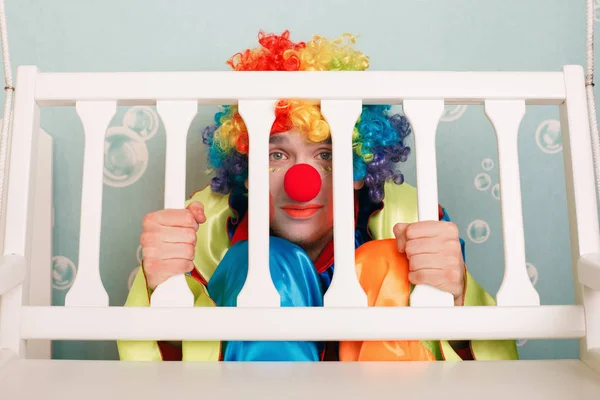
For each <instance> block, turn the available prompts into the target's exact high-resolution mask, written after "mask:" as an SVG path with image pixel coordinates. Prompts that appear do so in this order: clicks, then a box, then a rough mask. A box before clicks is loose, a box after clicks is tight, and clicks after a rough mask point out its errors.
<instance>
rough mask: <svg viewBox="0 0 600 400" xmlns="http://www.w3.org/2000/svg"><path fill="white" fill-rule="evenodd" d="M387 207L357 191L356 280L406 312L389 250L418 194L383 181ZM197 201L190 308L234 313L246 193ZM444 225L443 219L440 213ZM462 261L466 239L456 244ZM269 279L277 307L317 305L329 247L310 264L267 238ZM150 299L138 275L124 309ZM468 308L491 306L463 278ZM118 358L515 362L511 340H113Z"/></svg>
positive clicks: (400, 274)
mask: <svg viewBox="0 0 600 400" xmlns="http://www.w3.org/2000/svg"><path fill="white" fill-rule="evenodd" d="M384 193H385V196H384V199H383V200H382V201H381V202H373V201H371V200H370V199H369V197H368V196H369V195H368V189H366V188H363V189H361V190H357V191H355V251H356V269H357V276H358V278H359V281H360V283H361V286H362V287H363V289H364V290H365V292H366V293H367V297H368V302H369V306H371V307H380V306H383V307H385V306H396V307H402V306H408V305H409V296H410V293H411V291H412V289H413V286H412V285H411V284H410V283H409V282H408V268H407V261H406V258H405V257H404V256H403V255H402V254H400V253H399V252H398V251H397V249H396V247H395V238H394V234H393V226H394V225H395V224H397V223H399V222H402V223H414V222H417V220H418V219H417V197H416V195H417V193H416V189H415V188H414V187H412V186H410V185H408V184H407V183H403V184H401V185H397V184H394V183H393V182H388V183H386V184H385V186H384ZM193 201H200V202H201V203H202V204H203V205H204V210H205V214H206V216H207V217H208V218H207V221H206V222H205V223H204V224H201V225H200V227H199V229H198V232H197V239H198V240H197V245H196V254H195V259H194V265H195V269H194V270H193V271H192V273H191V274H189V275H188V276H187V277H186V278H187V282H188V286H189V287H190V289H191V291H192V292H193V293H194V296H195V306H196V307H215V306H221V307H227V306H235V305H236V303H235V302H236V298H237V294H238V293H239V291H240V290H241V288H242V286H243V283H244V280H245V277H246V274H247V268H248V247H247V246H248V222H247V221H248V219H247V197H246V195H245V194H244V193H243V192H236V191H232V192H231V194H229V195H223V194H218V193H214V192H213V191H212V190H211V188H210V187H207V188H205V189H203V190H201V191H198V192H196V193H195V194H194V195H193V196H192V197H191V198H190V199H189V200H188V204H189V203H190V202H193ZM439 216H440V220H444V221H449V218H448V215H447V214H446V212H445V210H444V209H443V208H442V207H440V215H439ZM461 245H462V250H463V257H464V254H465V250H464V241H462V239H461ZM270 271H271V275H272V278H273V282H274V284H275V287H276V289H277V290H278V292H279V294H280V296H281V306H282V307H291V306H302V307H319V306H322V299H323V294H324V293H325V292H326V290H327V288H328V287H329V284H330V283H331V278H332V276H333V271H334V259H333V241H331V242H330V243H329V244H328V245H327V246H326V247H325V249H324V250H323V252H322V253H321V255H320V256H319V257H318V258H317V259H316V260H315V261H314V262H312V261H311V259H310V258H309V257H308V256H307V255H306V253H305V252H304V251H303V250H302V249H301V248H300V247H298V246H296V245H294V244H292V243H290V242H288V241H287V240H284V239H281V238H277V237H275V236H272V237H271V239H270ZM150 295H151V291H150V290H149V289H148V287H147V284H146V278H145V275H144V270H143V268H140V270H139V272H138V274H137V276H136V278H135V280H134V283H133V285H132V288H131V290H130V293H129V296H128V298H127V301H126V303H125V306H127V307H149V306H150V301H149V300H150ZM463 298H464V306H493V305H495V302H494V299H493V298H492V296H491V295H490V294H489V293H487V292H486V291H485V290H484V289H483V288H482V287H481V286H480V285H479V284H478V283H477V282H476V281H475V280H474V279H473V277H472V275H471V274H470V273H469V271H468V270H467V271H466V273H465V288H464V296H463ZM117 344H118V350H119V355H120V358H121V359H122V360H147V361H161V360H165V361H167V360H183V361H323V360H340V361H365V360H395V361H402V360H469V359H474V360H508V359H517V358H518V352H517V348H516V342H515V341H514V340H493V341H492V340H482V341H479V340H473V341H470V342H469V346H468V347H467V348H466V349H456V350H455V349H454V348H453V346H452V345H451V343H449V342H448V341H445V340H442V341H391V342H342V343H335V342H327V343H325V342H251V341H246V342H237V341H236V342H194V341H183V342H182V343H181V345H180V346H179V345H177V344H172V343H166V342H161V341H118V343H117Z"/></svg>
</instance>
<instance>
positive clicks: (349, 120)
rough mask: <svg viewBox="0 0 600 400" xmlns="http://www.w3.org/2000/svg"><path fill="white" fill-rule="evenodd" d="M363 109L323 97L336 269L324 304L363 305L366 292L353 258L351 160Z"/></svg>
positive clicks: (358, 104)
mask: <svg viewBox="0 0 600 400" xmlns="http://www.w3.org/2000/svg"><path fill="white" fill-rule="evenodd" d="M361 112H362V101H360V100H323V101H322V102H321V113H322V114H323V116H324V117H325V119H326V120H327V122H328V124H329V127H330V129H331V139H332V147H333V166H332V168H333V171H332V172H333V227H334V228H333V244H334V259H335V269H334V274H333V278H332V281H331V285H330V286H329V289H328V290H327V292H326V293H325V296H324V298H323V304H324V306H325V307H366V306H367V304H368V302H367V295H366V294H365V292H364V290H363V289H362V287H361V285H360V282H359V281H358V277H357V275H356V266H355V258H354V187H353V183H354V177H353V171H354V164H353V157H352V154H353V152H352V132H353V130H354V126H355V125H356V121H357V120H358V118H359V117H360V114H361Z"/></svg>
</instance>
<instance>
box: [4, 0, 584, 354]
mask: <svg viewBox="0 0 600 400" xmlns="http://www.w3.org/2000/svg"><path fill="white" fill-rule="evenodd" d="M220 4H223V5H222V6H221V5H220ZM7 13H8V25H9V33H10V44H11V50H12V61H13V64H14V66H15V67H16V66H17V65H23V64H35V65H38V66H39V68H40V69H41V70H42V71H52V72H58V71H60V72H65V71H67V72H68V71H177V70H226V69H227V66H226V65H225V60H226V59H227V58H228V57H229V56H231V55H232V54H234V53H235V52H237V51H238V50H240V49H243V48H246V47H248V46H254V45H255V44H256V38H257V32H258V31H259V30H260V29H264V30H266V31H268V32H281V31H282V30H284V29H290V30H291V31H292V34H293V37H294V38H295V39H299V40H308V39H310V37H311V35H313V34H320V35H324V36H336V35H339V34H341V33H343V32H352V33H354V34H357V35H360V39H359V42H358V47H359V48H360V49H362V50H364V51H365V52H366V53H367V54H368V55H369V56H370V57H371V61H372V68H371V69H373V70H439V69H444V70H461V71H464V70H527V71H532V70H559V69H560V68H561V66H562V65H564V64H584V63H585V25H584V21H585V18H584V17H585V7H584V2H583V1H581V0H579V1H573V0H569V1H565V0H529V1H527V2H524V1H522V0H504V1H482V0H453V1H447V0H420V1H416V0H414V1H407V0H404V1H400V0H393V1H392V0H388V1H365V0H363V1H356V0H343V1H342V0H340V1H334V0H310V1H303V2H284V1H281V0H280V1H272V0H254V1H227V2H220V1H211V2H199V1H191V0H188V1H182V0H179V1H165V0H127V1H117V0H104V1H102V2H90V1H85V2H84V1H76V0H70V1H67V0H52V1H42V0H38V1H32V0H28V1H27V0H18V1H17V0H8V1H7ZM214 110H215V109H214V108H202V109H201V110H200V113H199V116H198V118H197V119H196V121H195V122H194V124H193V128H192V130H191V132H190V137H189V150H188V156H189V162H188V173H189V179H188V193H190V194H191V193H192V192H193V191H194V190H195V189H198V188H201V187H203V186H204V185H205V184H206V183H207V181H208V176H207V175H206V174H205V173H204V171H203V169H204V152H203V149H202V145H201V140H200V135H199V131H200V129H201V128H202V126H204V124H206V123H208V121H209V119H210V116H211V113H212V112H213V111H214ZM557 119H558V110H557V109H556V108H542V107H528V109H527V115H526V117H525V119H524V121H523V123H522V126H521V132H520V139H519V146H520V148H519V149H520V162H521V174H522V188H523V201H524V205H523V211H524V221H525V235H526V243H527V244H526V252H527V262H528V263H529V264H530V265H529V268H530V275H531V276H532V279H533V280H534V282H535V284H536V287H537V289H538V290H539V292H540V294H541V300H542V303H543V304H572V303H573V289H572V285H573V282H572V277H571V269H570V268H571V267H570V257H569V251H570V250H569V244H568V227H567V215H566V208H565V207H566V205H565V193H564V190H565V187H564V176H563V170H562V152H561V143H560V140H561V137H560V125H559V123H558V121H557ZM111 125H112V126H111V128H110V132H109V133H110V135H108V136H107V153H106V154H107V156H106V173H105V185H104V213H103V217H102V226H103V229H104V230H103V233H102V242H101V246H102V254H101V257H100V261H101V274H102V279H103V281H104V284H105V286H106V287H107V290H108V291H109V294H110V296H111V304H113V305H121V304H123V302H124V300H125V297H126V293H127V289H128V286H127V285H128V278H129V277H130V274H131V272H132V270H134V268H136V266H137V265H138V262H139V253H138V246H139V234H140V221H141V218H142V216H143V215H144V214H145V213H147V212H150V211H154V210H157V209H159V208H161V206H162V191H163V189H164V185H163V178H164V172H163V168H164V144H165V136H164V128H163V126H162V124H161V123H160V120H158V119H157V117H156V113H155V110H153V109H150V108H142V109H128V108H122V109H119V112H118V114H117V115H116V116H115V118H114V120H113V122H112V124H111ZM42 126H43V128H44V129H45V130H46V131H48V132H49V133H50V134H51V135H52V136H53V138H54V146H55V147H54V162H55V166H56V169H55V172H54V179H55V181H54V190H55V194H54V199H53V200H54V207H55V227H54V243H53V255H54V262H53V267H54V282H53V283H54V292H53V300H54V303H55V304H57V305H60V304H62V303H63V301H64V295H65V293H66V289H67V288H68V287H69V285H70V283H71V282H72V276H73V273H74V268H75V264H76V262H77V259H78V234H79V211H80V199H81V196H80V192H81V174H82V157H83V133H82V128H81V123H80V122H79V120H78V118H77V116H76V114H75V112H74V110H72V109H47V110H44V111H43V113H42ZM437 143H438V155H439V162H438V167H439V180H440V182H439V184H440V191H439V194H440V202H441V203H442V204H443V205H444V206H445V207H446V208H447V210H448V211H449V213H450V215H451V217H452V218H453V220H454V221H455V222H456V223H457V224H458V226H459V228H460V231H461V234H462V236H463V238H465V239H466V246H467V262H468V266H469V268H470V270H471V271H472V273H473V274H474V276H475V277H476V279H478V280H479V281H480V282H481V283H482V284H483V285H484V286H485V287H486V288H487V289H488V290H489V291H490V292H491V293H495V292H496V291H497V289H498V287H499V284H500V282H501V279H502V269H503V255H502V239H501V224H500V203H499V201H498V188H497V186H495V185H496V184H497V183H498V168H497V155H496V143H495V136H494V132H493V130H492V127H491V126H490V123H489V121H488V120H487V119H486V117H485V116H484V114H483V110H482V108H481V107H475V106H469V107H461V108H448V113H447V115H446V116H445V118H444V121H442V122H441V124H440V127H439V136H438V142H437ZM403 168H404V171H405V172H406V174H407V180H408V182H409V183H412V184H414V182H415V173H414V160H413V159H411V160H409V162H408V163H407V165H405V166H404V167H403ZM71 260H72V261H71ZM519 345H520V352H521V357H523V358H573V357H576V351H577V343H576V342H575V341H529V342H519ZM54 350H55V351H54V355H55V357H57V358H113V357H116V349H115V346H114V343H112V342H108V343H104V342H100V343H65V342H62V343H56V345H55V349H54Z"/></svg>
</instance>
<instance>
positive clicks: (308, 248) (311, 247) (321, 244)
mask: <svg viewBox="0 0 600 400" xmlns="http://www.w3.org/2000/svg"><path fill="white" fill-rule="evenodd" d="M332 240H333V230H332V231H331V232H329V233H328V234H327V235H325V236H323V237H322V238H321V239H319V240H317V241H315V242H313V243H310V244H303V245H301V246H300V247H302V249H303V250H304V251H305V252H306V254H307V255H308V257H309V258H310V259H311V260H312V262H313V263H314V262H315V261H316V260H317V259H318V258H319V256H320V255H321V254H322V253H323V249H325V247H326V246H327V244H328V243H329V242H331V241H332Z"/></svg>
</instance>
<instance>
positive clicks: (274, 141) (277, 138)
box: [269, 135, 289, 144]
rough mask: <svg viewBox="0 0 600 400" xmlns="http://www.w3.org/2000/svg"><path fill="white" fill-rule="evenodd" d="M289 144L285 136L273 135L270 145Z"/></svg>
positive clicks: (270, 137) (270, 138)
mask: <svg viewBox="0 0 600 400" xmlns="http://www.w3.org/2000/svg"><path fill="white" fill-rule="evenodd" d="M287 142H289V139H288V138H287V136H284V135H273V136H269V144H282V143H287Z"/></svg>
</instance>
